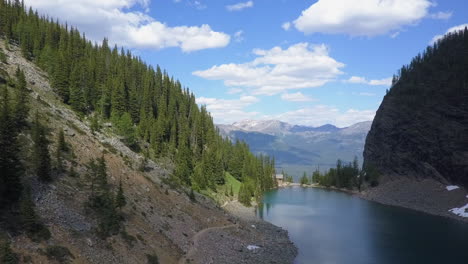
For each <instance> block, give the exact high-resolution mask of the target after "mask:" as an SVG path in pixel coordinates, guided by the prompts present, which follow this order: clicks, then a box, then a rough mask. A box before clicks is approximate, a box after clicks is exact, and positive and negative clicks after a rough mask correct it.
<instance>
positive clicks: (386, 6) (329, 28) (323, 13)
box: [293, 0, 434, 36]
mask: <svg viewBox="0 0 468 264" xmlns="http://www.w3.org/2000/svg"><path fill="white" fill-rule="evenodd" d="M433 5H434V4H433V3H432V2H431V1H429V0H411V1H408V0H353V1H349V0H319V1H317V2H315V3H314V4H312V5H311V6H310V7H309V8H307V9H306V10H304V11H302V14H301V15H300V16H299V17H298V18H297V19H296V20H295V21H294V22H293V23H294V26H295V27H296V29H297V30H299V31H302V32H304V33H306V34H309V33H316V32H321V33H327V34H341V33H342V34H348V35H351V36H375V35H382V34H387V33H389V32H391V31H395V30H396V31H398V30H399V29H401V28H402V27H403V26H405V25H413V24H415V23H417V22H418V21H419V20H420V19H422V18H424V17H425V16H426V15H427V14H428V9H429V8H430V7H431V6H433Z"/></svg>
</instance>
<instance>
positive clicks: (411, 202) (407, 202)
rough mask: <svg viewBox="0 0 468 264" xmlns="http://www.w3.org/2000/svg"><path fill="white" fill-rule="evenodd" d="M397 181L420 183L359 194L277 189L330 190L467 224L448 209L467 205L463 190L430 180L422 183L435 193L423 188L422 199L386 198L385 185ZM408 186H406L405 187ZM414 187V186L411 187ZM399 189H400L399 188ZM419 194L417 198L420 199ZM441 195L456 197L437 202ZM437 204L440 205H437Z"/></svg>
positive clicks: (467, 197)
mask: <svg viewBox="0 0 468 264" xmlns="http://www.w3.org/2000/svg"><path fill="white" fill-rule="evenodd" d="M399 181H405V182H406V183H408V182H412V183H417V184H419V183H420V182H421V181H411V180H401V179H400V180H397V181H393V182H389V183H385V184H382V185H381V186H377V187H375V188H372V189H366V190H362V191H361V192H359V191H357V190H349V189H343V188H337V187H333V186H331V187H326V186H321V185H318V184H308V185H301V184H299V183H293V184H287V185H286V184H285V185H281V186H278V189H280V188H287V187H290V188H292V187H302V188H319V189H325V190H332V191H338V192H343V193H346V194H349V195H353V196H356V197H358V198H361V199H364V200H367V201H371V202H376V203H379V204H382V205H387V206H394V207H400V208H405V209H410V210H414V211H418V212H421V213H425V214H429V215H434V216H440V217H444V218H449V219H453V220H458V221H460V222H463V223H468V217H461V216H457V215H455V214H453V213H451V212H449V210H450V209H453V208H459V207H461V206H464V205H465V204H468V194H467V193H466V191H465V190H464V189H463V188H460V189H457V191H454V192H450V191H447V190H445V189H444V186H443V185H442V184H441V183H439V182H435V181H432V180H430V179H426V180H423V181H422V182H424V181H426V182H429V185H430V186H431V187H433V188H434V186H436V187H435V188H437V187H438V188H437V189H436V190H435V191H434V189H432V188H431V189H429V188H426V189H425V188H424V187H423V190H422V194H423V195H422V196H423V198H422V199H417V198H418V197H417V198H415V197H414V196H413V195H412V193H411V192H409V191H408V192H407V196H408V197H407V198H406V199H402V198H400V197H398V195H395V196H386V195H385V192H388V190H386V188H387V187H388V186H387V185H390V184H395V183H399ZM405 186H408V185H405ZM413 187H414V186H413ZM400 189H401V188H400ZM434 193H436V194H439V195H434ZM420 194H421V193H419V198H421V197H420V196H421V195H420ZM440 194H442V195H446V196H447V195H452V194H453V195H457V196H458V197H456V198H453V199H452V200H453V201H437V197H438V196H440ZM463 198H466V199H465V201H464V203H463V201H462V200H463ZM438 202H439V203H440V204H438ZM427 204H434V205H432V207H430V206H427Z"/></svg>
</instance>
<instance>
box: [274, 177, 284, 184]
mask: <svg viewBox="0 0 468 264" xmlns="http://www.w3.org/2000/svg"><path fill="white" fill-rule="evenodd" d="M275 179H276V183H277V184H278V185H281V184H283V183H284V175H283V174H276V175H275Z"/></svg>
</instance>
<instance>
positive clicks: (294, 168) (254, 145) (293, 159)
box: [217, 120, 372, 177]
mask: <svg viewBox="0 0 468 264" xmlns="http://www.w3.org/2000/svg"><path fill="white" fill-rule="evenodd" d="M239 124H241V125H239ZM270 124H273V125H270ZM371 124H372V122H371V121H365V122H359V123H356V124H353V125H351V126H348V127H344V128H338V127H336V126H333V125H330V124H326V125H323V126H318V127H311V126H299V125H292V124H288V123H286V122H281V121H278V120H266V121H261V122H259V121H251V120H244V121H240V122H237V123H234V124H232V125H217V127H218V129H219V130H220V133H221V134H222V135H223V136H225V137H228V138H229V139H231V140H232V141H236V140H243V141H245V142H246V143H248V144H249V146H250V149H251V151H253V152H254V153H256V154H267V155H269V156H272V157H275V162H276V166H277V169H285V171H287V172H288V173H290V174H292V175H294V176H296V177H298V176H299V175H302V173H303V171H307V172H309V173H310V172H311V171H313V170H315V169H316V167H320V169H321V170H326V169H328V168H331V167H333V166H334V165H335V163H336V160H337V159H338V158H339V159H342V160H344V161H352V160H353V159H354V157H355V156H357V157H358V159H359V160H362V152H363V150H364V141H365V137H366V135H367V132H368V130H369V129H370V126H371ZM272 127H274V128H277V130H274V129H272ZM244 128H247V129H244Z"/></svg>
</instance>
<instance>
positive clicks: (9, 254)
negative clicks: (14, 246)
mask: <svg viewBox="0 0 468 264" xmlns="http://www.w3.org/2000/svg"><path fill="white" fill-rule="evenodd" d="M0 263H4V264H16V263H18V255H16V254H15V253H14V252H13V251H12V250H11V248H10V242H9V241H3V242H0Z"/></svg>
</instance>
